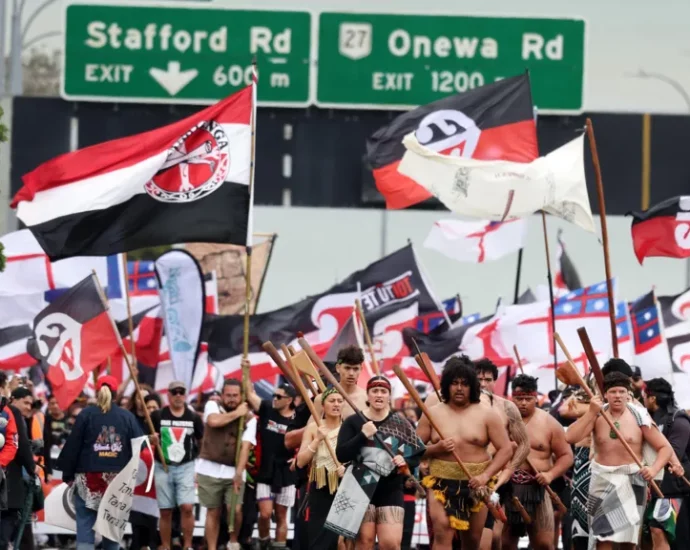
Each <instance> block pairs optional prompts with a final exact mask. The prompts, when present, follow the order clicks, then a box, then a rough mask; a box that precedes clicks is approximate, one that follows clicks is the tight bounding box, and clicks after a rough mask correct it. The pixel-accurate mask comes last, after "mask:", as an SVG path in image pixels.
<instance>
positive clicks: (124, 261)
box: [99, 252, 137, 376]
mask: <svg viewBox="0 0 690 550" xmlns="http://www.w3.org/2000/svg"><path fill="white" fill-rule="evenodd" d="M122 269H123V270H124V276H125V302H126V303H127V321H128V323H129V343H130V346H129V347H130V348H131V353H132V361H134V364H135V365H136V364H137V348H136V344H135V342H134V319H132V302H131V300H130V299H129V263H128V262H127V252H123V253H122ZM99 284H100V283H99ZM132 376H134V375H132Z"/></svg>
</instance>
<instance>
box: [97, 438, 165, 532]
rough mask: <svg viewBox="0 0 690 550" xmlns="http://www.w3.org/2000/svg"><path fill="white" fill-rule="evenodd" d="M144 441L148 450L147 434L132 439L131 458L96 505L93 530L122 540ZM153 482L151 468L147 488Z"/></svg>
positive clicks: (148, 488)
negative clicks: (96, 512)
mask: <svg viewBox="0 0 690 550" xmlns="http://www.w3.org/2000/svg"><path fill="white" fill-rule="evenodd" d="M143 443H145V444H146V446H147V447H148V449H149V451H150V450H151V446H150V445H151V444H150V443H149V439H148V436H145V435H142V436H141V437H135V438H134V439H132V458H130V459H129V462H128V463H127V465H126V466H125V467H124V468H123V469H122V470H120V473H119V474H117V475H116V476H115V479H113V480H112V481H111V482H110V485H108V488H107V489H106V490H105V493H103V498H102V499H101V503H100V505H99V506H98V516H97V517H96V525H95V526H94V530H95V531H96V532H97V533H100V534H101V535H102V536H104V537H106V538H108V539H110V540H114V541H116V542H120V543H121V542H122V539H124V536H125V527H126V526H127V522H128V521H129V512H130V511H131V509H132V502H133V500H134V489H135V487H136V486H137V473H138V471H139V458H140V455H141V446H142V444H143ZM152 483H153V469H150V470H149V477H148V481H147V490H150V489H151V484H152Z"/></svg>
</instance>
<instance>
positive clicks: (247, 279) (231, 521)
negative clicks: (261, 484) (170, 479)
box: [228, 58, 257, 533]
mask: <svg viewBox="0 0 690 550" xmlns="http://www.w3.org/2000/svg"><path fill="white" fill-rule="evenodd" d="M256 87H257V73H256V58H254V59H253V60H252V109H251V120H250V128H251V138H250V139H251V142H250V154H249V214H248V220H247V246H246V258H245V259H246V268H245V273H244V285H245V288H244V327H243V332H242V337H243V338H242V389H241V395H242V401H243V402H244V401H246V400H247V393H246V391H245V388H246V387H247V385H248V384H250V383H251V377H250V374H249V366H248V364H247V363H248V357H249V318H250V315H251V302H252V216H253V211H252V210H253V208H254V204H253V203H254V173H255V167H256V161H255V156H256ZM243 433H244V416H242V417H240V419H239V425H238V431H237V442H238V444H237V449H236V450H235V464H238V463H239V461H240V453H241V452H242V445H241V443H240V442H241V441H242V434H243ZM237 497H238V495H237V493H236V492H235V491H233V492H232V496H231V498H230V514H229V516H230V517H229V518H228V532H230V533H233V532H234V531H235V508H236V503H237Z"/></svg>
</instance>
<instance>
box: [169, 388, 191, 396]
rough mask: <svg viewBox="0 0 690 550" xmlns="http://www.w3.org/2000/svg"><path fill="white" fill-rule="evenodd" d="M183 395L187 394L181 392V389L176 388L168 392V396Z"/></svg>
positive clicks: (183, 391)
mask: <svg viewBox="0 0 690 550" xmlns="http://www.w3.org/2000/svg"><path fill="white" fill-rule="evenodd" d="M185 393H187V392H186V391H185V390H183V389H182V388H176V389H174V390H170V395H184V394H185Z"/></svg>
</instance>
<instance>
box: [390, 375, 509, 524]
mask: <svg viewBox="0 0 690 550" xmlns="http://www.w3.org/2000/svg"><path fill="white" fill-rule="evenodd" d="M393 371H394V372H395V374H396V375H397V376H398V378H399V379H400V381H401V382H402V383H403V386H405V389H406V390H407V391H408V393H409V394H410V397H412V399H414V401H415V403H417V406H418V407H419V408H420V409H421V410H422V412H423V413H424V414H425V415H426V417H427V419H428V420H429V424H431V427H432V428H433V429H434V430H435V431H436V433H437V434H438V436H439V437H440V438H441V439H445V437H444V435H443V433H442V432H441V430H439V427H438V425H437V424H436V422H434V419H433V417H432V416H431V414H430V413H429V409H428V408H427V406H426V405H425V404H424V402H423V401H422V398H421V397H419V394H418V393H417V390H415V389H414V386H413V385H412V383H411V382H410V381H409V379H408V378H407V376H406V375H405V373H404V372H403V371H402V369H401V368H400V366H399V365H394V366H393ZM451 454H452V455H453V458H454V459H455V462H457V463H458V466H460V469H461V470H462V471H463V473H464V474H465V475H466V476H467V479H468V480H471V479H472V477H473V476H472V474H471V473H470V471H469V470H468V469H467V466H465V463H464V462H463V461H462V459H461V458H460V455H459V454H458V452H457V451H456V450H453V451H452V453H451ZM482 500H483V501H484V504H486V506H487V508H488V509H489V510H490V511H491V515H493V516H494V517H495V518H496V519H497V520H499V521H502V522H503V523H505V522H506V521H508V520H507V518H506V515H505V512H504V511H503V510H502V509H501V508H499V507H497V506H496V505H495V504H494V503H493V502H491V498H490V497H489V495H484V497H483V498H482Z"/></svg>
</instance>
